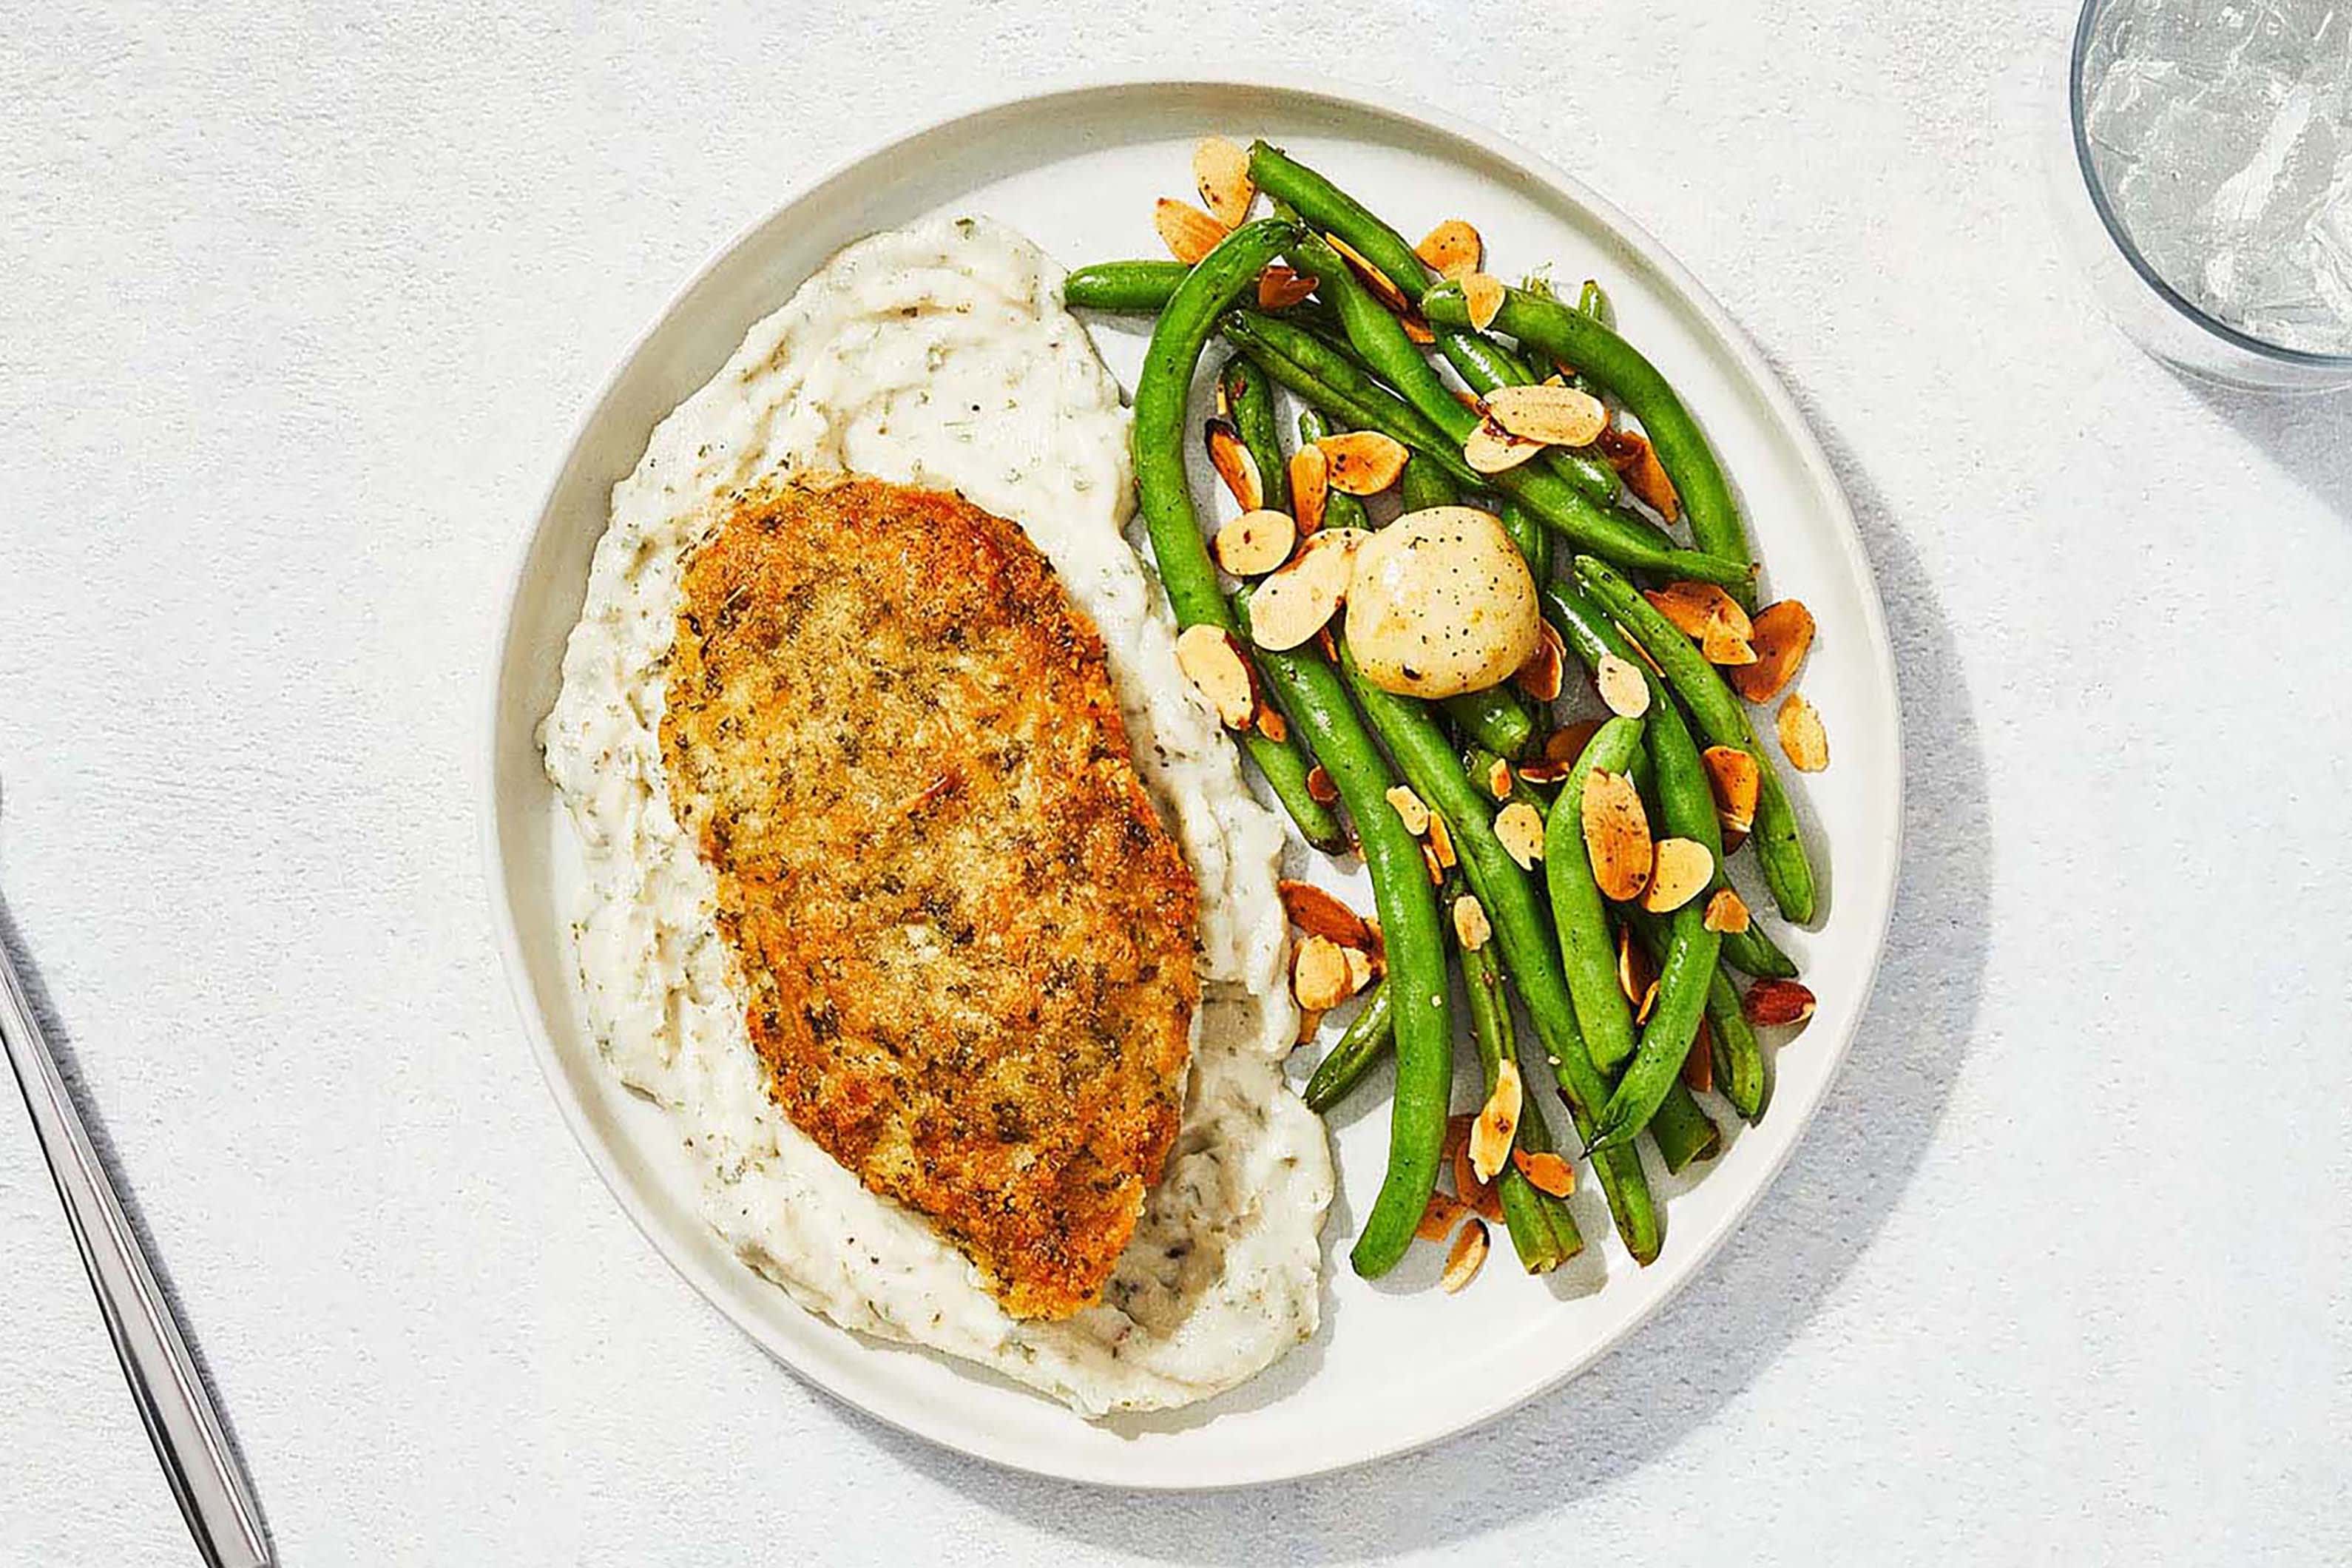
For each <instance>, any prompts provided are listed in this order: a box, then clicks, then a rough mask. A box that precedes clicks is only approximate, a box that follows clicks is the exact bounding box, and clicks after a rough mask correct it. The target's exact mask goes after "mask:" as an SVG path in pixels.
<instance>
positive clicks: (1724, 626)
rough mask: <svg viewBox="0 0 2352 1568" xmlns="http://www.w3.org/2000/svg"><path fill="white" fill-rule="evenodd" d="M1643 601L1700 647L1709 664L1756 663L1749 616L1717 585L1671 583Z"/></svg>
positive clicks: (1752, 627) (1752, 628)
mask: <svg viewBox="0 0 2352 1568" xmlns="http://www.w3.org/2000/svg"><path fill="white" fill-rule="evenodd" d="M1643 597H1644V598H1646V599H1648V600H1649V601H1650V603H1651V604H1652V605H1655V606H1656V607H1657V611H1658V613H1659V614H1660V615H1662V616H1665V617H1666V619H1667V620H1669V621H1671V622H1673V623H1674V626H1675V630H1677V631H1679V632H1681V633H1682V634H1683V635H1684V636H1685V637H1690V638H1692V639H1693V640H1694V641H1696V643H1697V644H1698V645H1699V651H1700V652H1701V653H1703V654H1705V655H1706V659H1707V662H1708V663H1709V664H1722V665H1743V664H1753V663H1755V662H1756V649H1755V648H1754V647H1751V646H1750V645H1749V642H1748V639H1749V637H1752V636H1753V635H1754V633H1755V628H1754V626H1752V625H1751V624H1750V623H1749V621H1748V612H1747V611H1746V610H1743V609H1741V608H1740V607H1739V601H1738V600H1737V599H1735V598H1733V597H1732V596H1731V595H1729V594H1727V593H1726V592H1724V590H1723V589H1721V588H1719V587H1717V585H1716V584H1713V583H1669V584H1666V585H1665V586H1664V587H1663V588H1660V589H1657V590H1655V591H1654V592H1652V593H1649V594H1645V595H1643Z"/></svg>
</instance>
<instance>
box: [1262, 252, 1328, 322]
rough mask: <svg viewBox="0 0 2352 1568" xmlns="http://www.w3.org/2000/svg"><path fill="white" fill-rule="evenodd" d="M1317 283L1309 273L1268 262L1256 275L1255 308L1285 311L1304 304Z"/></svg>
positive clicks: (1318, 280) (1317, 280) (1276, 262)
mask: <svg viewBox="0 0 2352 1568" xmlns="http://www.w3.org/2000/svg"><path fill="white" fill-rule="evenodd" d="M1319 282H1320V279H1317V278H1316V277H1315V275H1314V274H1313V273H1311V272H1300V271H1297V269H1295V268H1288V267H1285V266H1284V265H1283V264H1282V263H1281V262H1279V261H1273V262H1268V263H1267V264H1266V268H1265V271H1263V272H1261V273H1259V274H1258V275H1257V308H1258V309H1259V310H1288V309H1290V308H1291V307H1292V306H1293V305H1298V304H1303V303H1305V302H1306V300H1307V296H1308V295H1310V294H1312V293H1314V292H1315V290H1316V289H1317V287H1318V284H1319Z"/></svg>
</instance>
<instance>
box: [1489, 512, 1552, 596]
mask: <svg viewBox="0 0 2352 1568" xmlns="http://www.w3.org/2000/svg"><path fill="white" fill-rule="evenodd" d="M1495 515H1496V518H1497V519H1498V520H1500V521H1501V522H1502V524H1503V531H1504V532H1505V533H1507V534H1509V535H1510V536H1511V542H1512V543H1514V544H1516V545H1517V546H1518V547H1519V555H1520V558H1521V559H1522V560H1524V561H1526V562H1527V563H1528V576H1530V577H1533V578H1534V579H1535V580H1536V586H1537V587H1538V588H1540V587H1542V586H1543V585H1544V584H1547V583H1549V582H1550V581H1551V530H1550V529H1549V528H1546V527H1545V526H1544V525H1543V524H1541V523H1539V522H1538V521H1536V520H1535V519H1534V518H1533V517H1531V516H1529V515H1528V509H1527V508H1526V507H1523V506H1521V505H1520V504H1519V503H1518V502H1517V501H1515V500H1507V501H1505V502H1504V503H1503V505H1502V510H1499V511H1497V512H1496V514H1495Z"/></svg>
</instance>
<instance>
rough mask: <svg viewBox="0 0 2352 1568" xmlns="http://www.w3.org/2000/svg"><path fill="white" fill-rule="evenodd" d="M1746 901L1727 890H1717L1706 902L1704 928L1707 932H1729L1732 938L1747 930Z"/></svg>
mask: <svg viewBox="0 0 2352 1568" xmlns="http://www.w3.org/2000/svg"><path fill="white" fill-rule="evenodd" d="M1748 919H1749V917H1748V900H1745V899H1743V898H1741V897H1740V896H1739V895H1738V893H1737V892H1735V891H1733V890H1732V889H1729V888H1717V889H1716V890H1715V896H1714V897H1712V898H1710V899H1708V900H1707V901H1706V921H1705V923H1706V929H1707V930H1709V931H1729V932H1731V933H1732V934H1733V935H1734V936H1737V935H1738V934H1739V933H1740V932H1741V931H1746V930H1747V929H1748Z"/></svg>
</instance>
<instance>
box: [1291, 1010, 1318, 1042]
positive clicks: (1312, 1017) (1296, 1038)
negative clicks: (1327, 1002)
mask: <svg viewBox="0 0 2352 1568" xmlns="http://www.w3.org/2000/svg"><path fill="white" fill-rule="evenodd" d="M1322 1027H1323V1015H1322V1014H1321V1013H1319V1012H1318V1011H1317V1010H1316V1009H1314V1008H1312V1007H1301V1008H1300V1009H1298V1030H1297V1033H1296V1034H1294V1035H1292V1036H1291V1037H1290V1043H1291V1044H1292V1045H1294V1046H1303V1045H1305V1044H1307V1041H1309V1040H1311V1039H1313V1038H1314V1037H1316V1035H1317V1033H1318V1031H1320V1030H1321V1029H1322Z"/></svg>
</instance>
